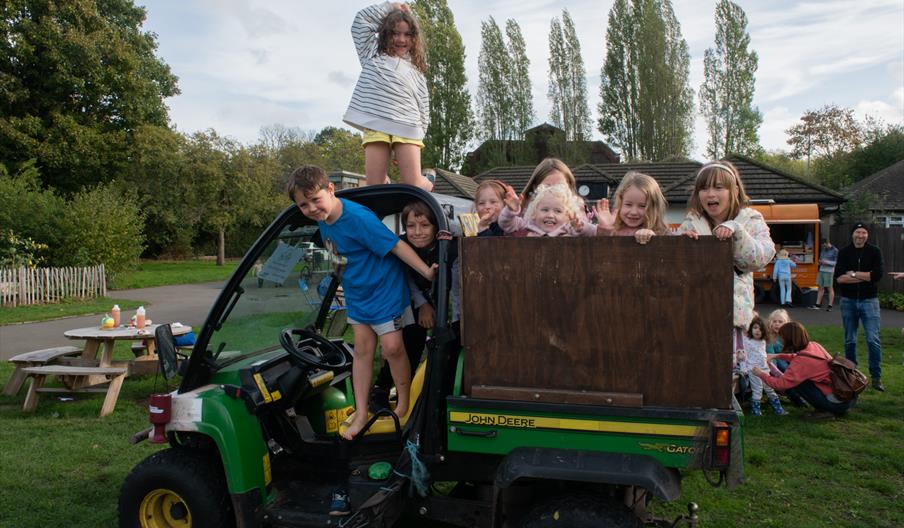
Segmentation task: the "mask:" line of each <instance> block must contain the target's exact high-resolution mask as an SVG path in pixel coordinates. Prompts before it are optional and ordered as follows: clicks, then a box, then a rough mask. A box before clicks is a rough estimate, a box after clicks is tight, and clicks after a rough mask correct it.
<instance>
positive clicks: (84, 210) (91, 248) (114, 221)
mask: <svg viewBox="0 0 904 528" xmlns="http://www.w3.org/2000/svg"><path fill="white" fill-rule="evenodd" d="M60 220H61V221H60V239H61V242H60V244H59V246H58V247H56V248H53V253H54V259H53V260H54V263H55V264H57V265H61V266H92V265H95V264H100V263H103V264H104V265H105V266H106V268H107V272H108V273H109V274H110V275H111V277H112V276H115V274H116V273H117V272H120V271H124V270H128V269H131V268H133V267H134V266H135V265H136V264H138V257H139V255H141V252H142V251H143V249H144V240H145V238H144V234H143V232H142V229H143V228H144V215H143V213H142V212H141V210H140V209H139V207H138V203H137V201H136V200H135V199H134V197H131V196H128V195H125V194H123V193H121V192H119V191H117V190H116V189H115V187H114V186H113V185H112V184H103V185H99V186H97V187H94V188H92V189H89V190H86V191H81V192H79V193H77V194H75V195H73V197H72V199H71V200H70V201H69V202H68V203H67V205H66V208H65V209H64V211H63V214H62V216H61V219H60Z"/></svg>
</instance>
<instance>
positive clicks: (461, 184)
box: [434, 169, 478, 200]
mask: <svg viewBox="0 0 904 528" xmlns="http://www.w3.org/2000/svg"><path fill="white" fill-rule="evenodd" d="M435 170H436V181H435V182H434V185H435V189H434V190H435V191H436V192H438V193H440V194H446V195H449V196H457V197H459V198H467V199H469V200H473V199H474V193H475V192H476V191H477V185H478V182H475V181H474V179H473V178H469V177H467V176H463V175H461V174H456V173H454V172H449V171H447V170H443V169H435Z"/></svg>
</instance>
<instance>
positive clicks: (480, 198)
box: [474, 180, 505, 236]
mask: <svg viewBox="0 0 904 528" xmlns="http://www.w3.org/2000/svg"><path fill="white" fill-rule="evenodd" d="M504 201H505V184H504V183H502V182H501V181H499V180H487V181H485V182H482V183H481V184H480V185H478V186H477V192H475V193H474V209H475V211H476V212H477V214H478V216H480V222H478V224H477V236H502V235H504V234H505V232H504V231H503V230H502V228H501V227H499V222H498V220H499V213H500V212H501V211H502V206H503V204H504Z"/></svg>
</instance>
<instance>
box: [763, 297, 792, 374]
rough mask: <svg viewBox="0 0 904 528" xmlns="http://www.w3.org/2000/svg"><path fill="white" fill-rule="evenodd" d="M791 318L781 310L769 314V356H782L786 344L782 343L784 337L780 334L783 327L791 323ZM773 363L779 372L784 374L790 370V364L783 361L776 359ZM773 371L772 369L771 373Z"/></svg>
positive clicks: (767, 348)
mask: <svg viewBox="0 0 904 528" xmlns="http://www.w3.org/2000/svg"><path fill="white" fill-rule="evenodd" d="M790 322H791V316H789V315H788V311H787V310H785V309H783V308H779V309H778V310H773V311H772V313H771V314H769V320H768V323H767V326H768V328H767V330H768V333H767V343H766V354H767V355H770V356H771V355H775V354H781V353H782V348H784V346H785V344H784V343H782V336H781V335H780V334H779V332H778V331H779V329H780V328H781V327H782V325H784V324H787V323H790ZM772 363H774V364H775V366H776V367H777V369H778V371H779V372H784V371H785V370H786V369H787V368H788V362H787V361H784V360H782V359H776V360H774V361H773V362H772ZM771 370H772V369H770V371H771Z"/></svg>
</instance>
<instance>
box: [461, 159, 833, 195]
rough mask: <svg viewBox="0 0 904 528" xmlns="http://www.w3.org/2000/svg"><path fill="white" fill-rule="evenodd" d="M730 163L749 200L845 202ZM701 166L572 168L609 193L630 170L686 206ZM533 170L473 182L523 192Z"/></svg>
mask: <svg viewBox="0 0 904 528" xmlns="http://www.w3.org/2000/svg"><path fill="white" fill-rule="evenodd" d="M730 159H731V161H732V162H733V163H734V164H735V166H737V167H738V170H739V171H740V172H741V178H742V179H743V180H744V187H745V189H746V190H747V194H748V195H749V196H750V198H752V199H773V200H775V202H776V203H812V202H815V203H818V204H820V206H822V207H826V206H835V205H838V204H841V203H842V202H844V200H845V198H844V196H842V195H841V194H839V193H837V192H835V191H833V190H831V189H828V188H826V187H823V186H821V185H817V184H814V183H810V182H807V181H805V180H802V179H800V178H797V177H795V176H792V175H790V174H786V173H784V172H782V171H780V170H778V169H773V168H771V167H768V166H766V165H763V164H762V163H759V162H755V161H753V160H751V159H749V158H746V157H743V156H731V157H730ZM701 166H702V164H701V163H700V162H697V161H680V162H661V163H609V164H598V165H590V164H584V165H579V166H577V167H575V168H573V169H572V172H573V173H574V177H575V179H577V180H584V181H605V182H607V183H609V188H610V192H615V188H616V187H617V186H618V183H619V182H620V181H621V179H622V178H623V177H624V175H625V174H626V173H627V172H629V171H638V172H642V173H644V174H649V175H650V176H652V177H653V178H655V179H656V181H657V182H659V186H660V187H661V188H662V192H663V194H664V195H665V197H666V199H667V200H668V201H669V203H672V204H677V203H681V204H683V203H686V202H687V200H688V198H690V194H691V192H693V190H694V176H695V174H696V172H697V169H699V168H700V167H701ZM533 170H534V168H533V167H531V166H518V167H497V168H495V169H492V170H489V171H486V172H484V173H482V174H480V175H478V176H477V177H475V178H474V179H475V180H477V181H478V182H482V181H484V180H487V179H498V180H502V181H504V182H506V183H508V184H509V185H511V186H512V187H514V188H515V189H523V188H524V186H525V185H526V184H527V180H528V179H530V175H531V173H532V172H533Z"/></svg>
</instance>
